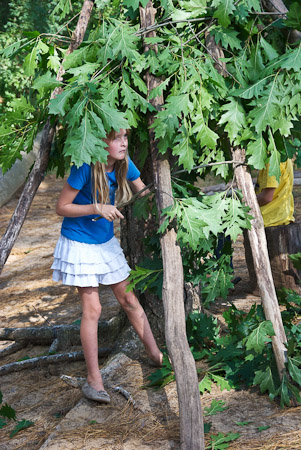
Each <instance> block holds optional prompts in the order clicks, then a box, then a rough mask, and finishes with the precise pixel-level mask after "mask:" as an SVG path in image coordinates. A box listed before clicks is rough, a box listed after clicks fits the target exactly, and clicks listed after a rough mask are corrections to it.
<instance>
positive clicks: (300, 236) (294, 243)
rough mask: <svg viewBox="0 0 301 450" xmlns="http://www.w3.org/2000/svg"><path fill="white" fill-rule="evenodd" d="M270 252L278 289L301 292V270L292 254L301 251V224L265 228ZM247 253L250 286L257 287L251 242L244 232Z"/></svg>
mask: <svg viewBox="0 0 301 450" xmlns="http://www.w3.org/2000/svg"><path fill="white" fill-rule="evenodd" d="M265 234H266V239H267V245H268V253H269V258H270V263H271V270H272V275H273V280H274V285H275V287H276V288H277V289H279V288H281V287H285V288H287V289H292V290H294V291H296V292H298V293H299V294H301V285H300V284H301V270H297V269H296V268H295V267H294V265H293V263H292V261H291V259H290V258H289V255H290V254H293V253H298V252H301V224H300V223H290V224H289V225H281V226H277V227H267V228H265ZM244 237H245V240H244V245H245V255H246V262H247V266H248V271H249V277H250V287H251V289H252V290H255V289H256V288H257V279H256V274H255V269H254V264H253V258H252V253H251V250H250V242H249V239H248V237H247V235H245V234H244Z"/></svg>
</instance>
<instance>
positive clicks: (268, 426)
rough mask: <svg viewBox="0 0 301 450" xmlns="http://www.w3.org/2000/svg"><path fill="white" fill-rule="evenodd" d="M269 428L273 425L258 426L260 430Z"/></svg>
mask: <svg viewBox="0 0 301 450" xmlns="http://www.w3.org/2000/svg"><path fill="white" fill-rule="evenodd" d="M269 428H271V425H262V426H261V427H257V430H258V431H259V432H261V431H264V430H268V429H269Z"/></svg>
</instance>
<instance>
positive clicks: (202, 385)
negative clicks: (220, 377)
mask: <svg viewBox="0 0 301 450" xmlns="http://www.w3.org/2000/svg"><path fill="white" fill-rule="evenodd" d="M211 389H212V380H211V379H210V377H209V375H205V376H204V378H203V379H202V380H201V381H200V382H199V390H200V393H201V394H204V392H205V391H208V392H211Z"/></svg>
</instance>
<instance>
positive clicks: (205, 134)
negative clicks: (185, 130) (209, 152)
mask: <svg viewBox="0 0 301 450" xmlns="http://www.w3.org/2000/svg"><path fill="white" fill-rule="evenodd" d="M193 121H194V122H195V125H194V126H193V128H192V130H191V131H192V133H197V140H199V141H200V142H201V146H202V147H207V148H208V149H215V148H216V143H217V140H218V138H219V136H218V134H216V133H215V132H214V131H213V130H211V129H210V128H209V127H208V126H207V125H206V124H205V122H204V118H203V115H201V114H197V115H196V116H194V117H193Z"/></svg>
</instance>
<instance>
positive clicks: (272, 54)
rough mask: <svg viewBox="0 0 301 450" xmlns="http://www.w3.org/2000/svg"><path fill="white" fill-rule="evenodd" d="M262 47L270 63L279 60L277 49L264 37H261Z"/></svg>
mask: <svg viewBox="0 0 301 450" xmlns="http://www.w3.org/2000/svg"><path fill="white" fill-rule="evenodd" d="M260 45H261V47H262V49H263V51H264V53H265V55H266V57H267V59H268V60H269V61H273V59H275V58H278V56H279V55H278V52H277V51H276V49H275V47H273V46H272V45H271V44H269V43H268V42H267V41H266V40H265V39H264V38H263V37H262V36H261V37H260Z"/></svg>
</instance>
